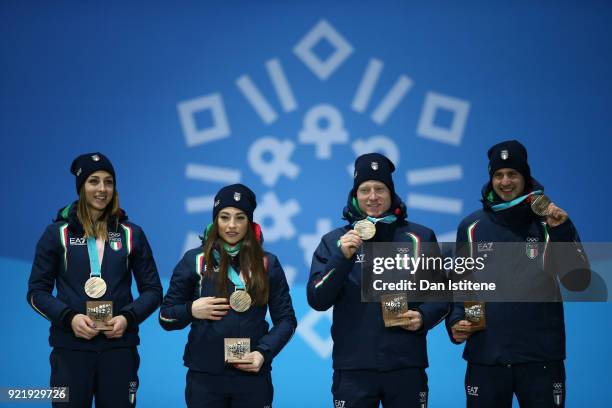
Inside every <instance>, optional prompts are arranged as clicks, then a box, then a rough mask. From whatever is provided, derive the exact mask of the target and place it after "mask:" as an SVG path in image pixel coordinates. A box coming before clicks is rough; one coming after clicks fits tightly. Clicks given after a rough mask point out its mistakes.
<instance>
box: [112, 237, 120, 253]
mask: <svg viewBox="0 0 612 408" xmlns="http://www.w3.org/2000/svg"><path fill="white" fill-rule="evenodd" d="M109 245H110V247H111V248H112V249H114V250H115V251H118V250H120V249H121V239H115V240H112V241H110V242H109Z"/></svg>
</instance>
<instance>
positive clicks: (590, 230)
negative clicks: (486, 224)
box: [0, 1, 612, 407]
mask: <svg viewBox="0 0 612 408" xmlns="http://www.w3.org/2000/svg"><path fill="white" fill-rule="evenodd" d="M611 17H612V6H611V5H610V3H608V2H603V1H601V2H600V1H581V2H569V1H567V2H564V1H555V2H552V1H540V2H507V3H505V4H502V3H501V2H485V1H467V2H460V4H458V3H457V2H452V1H427V2H424V1H423V2H420V1H414V2H408V1H376V2H373V1H372V2H370V1H363V2H348V1H337V2H327V1H325V2H323V1H321V2H319V1H309V2H291V3H288V2H281V1H259V2H248V1H242V2H240V1H223V2H218V1H208V2H178V3H173V4H170V3H168V2H153V1H149V2H131V3H130V4H124V2H112V1H111V2H104V3H98V4H93V3H89V4H84V3H82V2H53V3H47V2H35V1H21V2H16V1H5V2H2V3H1V4H0V49H1V50H2V65H1V66H2V74H1V75H0V89H1V92H0V103H1V105H0V106H1V111H0V135H1V137H2V148H1V149H0V159H1V160H0V166H1V170H2V176H3V185H4V188H3V193H2V197H3V199H2V200H0V209H1V210H2V211H3V213H4V214H5V216H6V217H7V219H6V220H5V233H3V234H1V235H0V269H1V271H2V275H1V276H2V279H3V282H2V287H3V289H4V291H3V296H2V297H1V300H0V307H1V310H2V311H3V315H4V316H5V321H4V324H3V331H2V333H3V334H2V340H0V345H1V346H2V347H1V348H0V350H1V351H0V359H1V360H0V366H1V367H2V370H1V371H0V386H43V385H46V384H47V383H48V376H49V366H48V353H49V348H48V344H47V329H48V322H47V321H45V320H44V319H41V318H40V317H39V316H38V315H36V314H35V313H33V311H32V310H30V309H29V307H28V305H27V304H26V301H25V293H26V286H27V285H26V283H27V278H28V275H29V269H30V263H31V260H32V255H33V251H34V246H35V244H36V241H37V239H38V238H39V236H40V234H41V233H42V231H43V229H44V227H45V225H46V224H48V223H49V222H50V221H51V219H52V218H53V216H54V215H55V212H56V211H57V209H58V208H60V207H62V206H64V205H65V204H67V203H68V202H70V201H71V200H73V199H74V198H75V197H76V196H75V192H74V178H73V176H71V175H70V174H69V172H68V168H69V165H70V163H71V161H72V159H73V158H74V157H75V156H76V155H77V154H79V153H83V152H88V151H101V152H103V153H105V154H106V155H108V156H109V157H110V158H111V160H112V161H113V163H114V165H115V169H116V171H117V181H118V189H119V191H120V193H121V202H122V207H124V208H125V209H126V211H127V212H128V214H129V216H130V218H131V219H132V220H133V221H134V222H136V223H138V224H140V225H142V226H143V228H144V230H145V231H146V233H147V235H148V238H149V240H150V243H151V245H152V247H153V249H154V252H155V256H156V261H157V264H158V267H159V270H160V274H161V276H162V281H163V283H164V288H167V284H168V280H169V277H170V275H171V273H172V268H173V266H174V265H175V264H176V262H177V261H178V259H179V258H180V256H181V255H182V253H183V251H184V250H185V249H187V248H191V247H193V246H195V245H197V235H198V234H199V233H200V232H201V231H202V230H203V228H204V227H205V225H206V224H207V223H208V222H209V221H210V218H211V212H210V209H211V206H212V196H213V195H214V194H215V192H216V191H217V190H218V189H219V187H221V186H222V185H224V184H228V183H233V182H238V181H240V182H243V183H245V184H247V185H249V186H251V187H252V188H253V189H254V190H255V191H256V193H257V195H258V201H259V206H258V209H257V211H256V218H257V219H258V220H259V221H260V222H261V223H262V226H263V229H264V236H265V238H266V247H267V249H268V250H270V251H272V252H274V253H276V254H278V255H279V256H280V258H281V261H282V263H283V265H284V267H285V269H286V272H287V277H288V279H289V281H290V283H291V288H292V296H293V299H294V303H295V307H296V312H297V315H298V320H299V329H298V332H297V333H296V335H295V336H294V338H293V339H292V341H291V342H290V344H289V345H288V346H287V348H286V349H285V350H284V351H283V353H281V355H280V356H279V357H278V358H277V359H276V360H275V364H274V371H273V375H274V383H275V388H276V391H275V406H278V407H324V406H330V405H331V396H330V386H331V368H330V367H331V360H330V353H331V345H332V343H331V340H330V338H329V323H330V321H329V317H330V314H329V313H317V312H314V311H312V310H311V309H310V308H309V307H308V305H307V303H306V300H305V289H304V283H305V281H306V279H307V276H308V269H309V262H310V257H311V255H312V252H313V250H314V248H315V246H316V244H317V243H318V240H319V238H320V236H321V235H322V234H323V233H324V232H326V231H328V230H330V229H331V228H333V227H336V226H339V225H341V220H340V215H341V211H342V207H343V205H344V203H345V201H346V195H347V192H348V190H349V188H350V186H351V177H350V174H351V170H350V166H351V165H352V162H353V160H354V158H355V157H356V156H357V155H359V154H361V153H365V152H368V151H381V152H383V153H386V154H387V155H389V156H390V157H391V158H392V159H393V160H394V161H395V163H396V165H397V171H396V173H395V183H396V189H397V190H398V192H399V193H400V195H401V196H402V198H403V199H404V200H405V201H406V203H407V205H408V210H409V217H410V218H411V219H413V220H415V221H417V222H419V223H422V224H425V225H427V226H430V227H431V228H433V229H434V230H435V231H436V232H437V234H438V237H439V240H440V241H452V240H454V230H455V228H456V226H457V224H458V222H459V220H460V219H461V218H462V217H463V216H465V215H466V214H468V213H470V212H471V211H473V210H475V209H477V207H478V205H479V202H478V199H479V191H480V188H481V185H482V184H483V183H484V182H485V181H486V178H487V173H486V165H487V160H486V150H487V148H488V147H489V146H490V145H492V144H493V143H496V142H498V141H500V140H503V139H508V138H517V139H520V140H521V141H523V142H524V143H525V144H526V146H527V148H528V149H529V159H530V163H531V166H532V172H533V174H534V175H535V177H536V178H537V179H538V180H539V181H541V182H542V183H543V184H544V185H545V186H546V189H547V192H548V194H549V195H550V196H551V197H552V198H553V199H554V201H555V202H556V203H557V204H558V205H559V206H561V207H562V208H564V209H565V210H567V211H568V212H569V214H570V216H571V217H572V219H573V220H574V222H575V224H576V225H577V226H578V228H579V230H580V232H581V235H582V238H583V240H584V241H590V242H593V241H608V242H609V241H610V232H609V231H610V228H611V227H612V221H611V218H610V217H609V215H608V213H607V205H606V202H607V201H609V200H610V198H611V194H610V192H609V187H606V185H609V182H608V171H607V170H608V168H609V166H608V163H609V161H610V160H609V157H610V153H611V149H610V148H611V146H612V142H610V140H609V137H610V135H611V134H612V133H611V130H612V126H611V125H610V120H609V118H610V104H609V99H610V96H611V95H612V79H611V77H610V75H609V73H610V69H611V68H612V54H611V51H612V47H611V43H610V40H609V39H610V38H612V25H611V24H610V21H611ZM11 217H12V218H11ZM11 220H12V221H15V223H14V224H11V222H12V221H11ZM597 262H598V263H597V266H601V267H603V265H604V264H605V262H606V260H605V259H604V260H598V261H597ZM608 262H609V261H608ZM611 311H612V307H611V305H610V304H609V303H597V304H568V305H566V312H567V316H566V319H567V336H568V359H567V370H568V384H567V389H568V406H570V407H573V406H579V405H580V406H590V407H609V406H611V405H612V396H611V394H610V392H609V390H610V386H611V385H612V382H611V381H610V374H609V367H610V366H611V364H612V352H611V351H610V346H609V344H608V342H607V341H606V340H607V339H609V336H610V334H611V330H610V318H609V314H610V312H611ZM7 320H8V321H7ZM186 334H187V331H183V332H173V333H167V332H163V331H162V330H161V328H160V327H159V326H158V324H157V320H156V318H155V317H153V318H151V319H149V320H148V321H147V322H146V323H145V324H144V325H143V327H142V336H141V337H142V346H141V347H140V352H141V355H142V369H141V373H140V374H141V380H142V385H141V389H140V391H139V396H138V398H139V401H140V406H144V407H162V406H180V405H182V404H183V389H184V374H185V369H184V367H183V366H182V359H181V356H182V351H183V346H184V343H185V340H186ZM356 341H358V339H356ZM429 354H430V366H431V367H430V369H429V370H428V373H429V378H430V391H431V397H430V406H432V407H459V406H462V405H463V404H464V400H465V397H464V392H463V375H464V367H465V363H464V362H463V360H461V357H460V354H461V348H460V347H456V346H453V345H451V344H450V342H449V341H448V338H447V335H446V332H445V331H444V330H443V328H442V327H437V328H436V329H435V330H433V331H432V332H431V333H430V336H429Z"/></svg>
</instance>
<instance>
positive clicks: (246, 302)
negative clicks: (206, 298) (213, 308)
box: [229, 290, 251, 312]
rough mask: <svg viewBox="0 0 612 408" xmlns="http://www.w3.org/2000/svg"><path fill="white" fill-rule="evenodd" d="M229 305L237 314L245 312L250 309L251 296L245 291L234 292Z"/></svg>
mask: <svg viewBox="0 0 612 408" xmlns="http://www.w3.org/2000/svg"><path fill="white" fill-rule="evenodd" d="M229 304H230V306H231V307H232V309H234V310H235V311H237V312H246V311H247V310H249V308H250V307H251V296H250V295H249V293H248V292H247V291H246V290H235V291H234V293H232V295H231V296H230V299H229Z"/></svg>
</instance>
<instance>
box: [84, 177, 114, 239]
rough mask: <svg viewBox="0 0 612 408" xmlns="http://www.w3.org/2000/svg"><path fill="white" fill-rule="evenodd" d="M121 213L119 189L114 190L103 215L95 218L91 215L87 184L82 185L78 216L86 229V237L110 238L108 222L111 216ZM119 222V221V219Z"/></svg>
mask: <svg viewBox="0 0 612 408" xmlns="http://www.w3.org/2000/svg"><path fill="white" fill-rule="evenodd" d="M118 213H119V193H118V192H117V189H114V190H113V198H112V199H111V202H110V203H108V205H107V206H106V208H104V211H102V215H101V216H100V218H98V219H97V220H94V219H93V217H92V215H91V210H90V209H89V205H87V198H85V184H83V186H82V187H81V191H80V192H79V201H78V203H77V218H78V219H79V222H80V223H81V225H82V226H83V230H84V231H85V237H86V238H89V237H94V238H96V239H97V238H100V239H103V240H108V222H109V220H110V218H111V217H113V216H116V215H117V214H118ZM117 222H118V221H117Z"/></svg>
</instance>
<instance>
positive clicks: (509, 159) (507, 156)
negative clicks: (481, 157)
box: [487, 140, 531, 184]
mask: <svg viewBox="0 0 612 408" xmlns="http://www.w3.org/2000/svg"><path fill="white" fill-rule="evenodd" d="M487 156H488V157H489V178H492V177H493V174H495V172H496V171H497V170H499V169H504V168H509V169H514V170H516V171H518V172H519V173H520V174H521V175H522V176H523V177H524V178H525V183H526V184H528V183H530V182H531V169H530V168H529V164H528V163H527V149H525V146H523V145H522V144H521V142H519V141H517V140H506V141H504V142H501V143H498V144H496V145H494V146H492V147H491V148H490V149H489V151H488V152H487Z"/></svg>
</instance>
